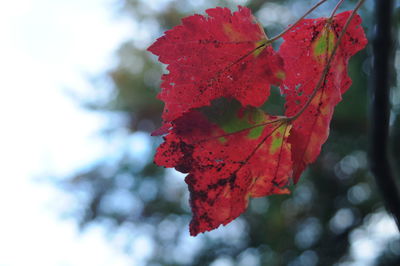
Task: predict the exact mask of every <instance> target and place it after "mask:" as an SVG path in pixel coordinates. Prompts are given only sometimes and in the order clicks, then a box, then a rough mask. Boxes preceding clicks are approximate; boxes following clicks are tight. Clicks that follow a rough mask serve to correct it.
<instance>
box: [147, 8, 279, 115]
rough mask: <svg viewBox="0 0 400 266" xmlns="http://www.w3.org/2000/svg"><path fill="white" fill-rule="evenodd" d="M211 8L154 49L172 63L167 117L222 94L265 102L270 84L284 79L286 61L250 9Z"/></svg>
mask: <svg viewBox="0 0 400 266" xmlns="http://www.w3.org/2000/svg"><path fill="white" fill-rule="evenodd" d="M206 13H207V14H208V16H202V15H193V16H189V17H186V18H184V19H182V24H181V25H178V26H176V27H174V28H173V29H171V30H169V31H166V32H165V35H164V36H162V37H160V38H159V39H157V41H156V42H155V43H154V44H152V45H151V46H150V47H149V48H148V50H149V51H150V52H152V53H153V54H155V55H158V56H159V61H160V62H162V63H164V64H167V65H168V66H167V70H168V71H169V73H168V74H165V75H163V76H162V83H161V88H162V90H161V92H160V93H159V94H158V98H159V99H161V100H162V101H164V103H165V107H164V113H163V120H164V121H165V122H172V121H173V120H175V119H177V118H179V117H180V116H182V115H183V114H184V113H186V112H188V111H190V110H191V109H194V108H199V107H202V106H207V105H210V103H211V101H212V100H214V99H218V98H220V97H225V98H234V99H236V100H238V101H239V102H241V103H242V105H243V106H247V105H250V106H255V107H258V106H261V105H262V104H263V103H264V102H265V101H266V100H267V98H268V96H269V89H270V85H271V84H276V85H279V84H280V82H281V81H282V79H281V73H282V69H283V62H282V60H281V58H280V57H279V56H278V55H277V53H276V52H275V51H274V50H273V49H272V47H271V46H268V45H266V36H265V33H264V30H263V29H262V27H261V26H260V25H259V24H258V23H257V22H256V19H255V18H254V16H253V15H252V14H251V11H250V9H248V8H245V7H239V8H238V11H236V12H233V13H231V11H230V10H229V9H228V8H221V7H217V8H213V9H208V10H206ZM254 77H257V78H254Z"/></svg>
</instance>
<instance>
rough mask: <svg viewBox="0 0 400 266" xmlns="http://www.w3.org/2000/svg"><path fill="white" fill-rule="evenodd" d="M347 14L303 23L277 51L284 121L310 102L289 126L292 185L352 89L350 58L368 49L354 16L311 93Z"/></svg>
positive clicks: (325, 134)
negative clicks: (282, 70)
mask: <svg viewBox="0 0 400 266" xmlns="http://www.w3.org/2000/svg"><path fill="white" fill-rule="evenodd" d="M350 14H351V11H347V12H343V13H340V14H338V15H336V16H335V17H333V19H332V20H331V21H330V20H329V19H328V18H319V19H304V20H302V21H301V22H300V23H298V24H297V25H296V29H295V30H292V31H290V32H288V33H287V34H286V35H284V37H283V39H284V42H283V44H282V45H281V47H280V49H279V54H280V55H281V56H282V58H283V60H284V64H285V73H286V79H285V80H284V82H283V83H282V86H281V88H282V92H283V94H284V95H286V105H285V107H286V112H285V115H286V116H288V117H291V116H294V115H296V114H297V113H298V112H299V111H300V110H301V109H302V108H303V107H304V106H305V105H306V104H307V101H308V100H309V99H310V97H312V101H311V102H310V103H309V105H308V106H307V108H306V109H305V110H304V112H303V113H302V114H301V115H300V116H298V118H297V119H295V120H294V121H293V122H292V124H293V128H292V132H291V134H290V137H289V142H290V143H291V144H292V146H293V149H292V160H293V170H294V173H293V177H294V181H295V182H297V181H298V179H299V178H300V175H301V173H302V171H303V170H304V168H305V167H306V165H307V164H310V163H312V162H314V161H315V159H316V158H317V157H318V155H319V153H320V151H321V146H322V144H324V143H325V141H326V139H327V138H328V135H329V124H330V121H331V119H332V114H333V111H334V107H335V106H336V105H337V104H338V103H339V102H340V101H341V99H342V94H343V93H344V92H345V91H346V90H347V89H348V88H349V87H350V85H351V79H350V78H349V76H348V75H347V65H348V61H349V59H350V57H351V56H353V55H354V54H355V53H357V52H358V51H359V50H361V49H363V48H364V47H365V45H366V44H367V39H366V38H365V35H364V31H363V29H362V28H361V26H360V24H361V18H360V17H359V16H358V15H356V16H355V17H354V18H353V19H352V20H351V22H350V24H349V26H348V28H347V31H346V33H345V35H344V36H343V38H342V40H341V42H340V45H339V47H338V49H337V51H336V53H335V55H334V58H333V60H332V63H331V64H330V67H329V71H328V72H327V74H326V75H325V77H323V79H324V80H323V83H322V86H321V87H320V88H316V87H317V85H318V82H319V81H320V79H321V75H322V73H323V71H324V69H325V67H326V64H327V62H328V60H329V57H330V56H331V55H332V51H333V49H334V46H335V45H336V43H337V41H338V37H339V34H340V33H341V31H342V30H343V26H344V25H345V23H346V21H347V19H348V17H349V16H350ZM315 89H317V91H315Z"/></svg>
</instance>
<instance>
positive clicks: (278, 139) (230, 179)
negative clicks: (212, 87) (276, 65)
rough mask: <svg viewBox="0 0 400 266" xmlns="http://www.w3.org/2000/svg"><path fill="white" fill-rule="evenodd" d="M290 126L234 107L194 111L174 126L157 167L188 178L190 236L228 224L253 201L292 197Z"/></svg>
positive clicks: (237, 106) (258, 111)
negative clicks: (265, 198) (290, 185)
mask: <svg viewBox="0 0 400 266" xmlns="http://www.w3.org/2000/svg"><path fill="white" fill-rule="evenodd" d="M273 121H275V122H273ZM290 127H291V126H290V125H288V124H287V123H286V122H285V121H284V120H283V121H281V120H277V117H273V116H270V115H267V114H265V113H264V112H262V111H261V110H259V109H256V108H252V107H249V108H246V109H245V108H242V107H241V106H240V105H239V104H233V103H229V104H228V105H226V104H225V105H224V104H221V103H219V104H217V105H216V106H212V107H209V108H203V109H202V110H201V111H198V110H194V111H191V112H189V113H187V114H186V115H185V116H183V117H181V118H179V119H177V120H176V121H175V122H173V129H172V132H171V133H170V134H169V135H167V136H166V137H165V142H164V143H163V144H161V146H160V147H159V148H158V150H157V154H156V156H155V162H156V163H157V164H158V165H162V166H165V167H175V168H176V169H177V170H178V171H181V172H184V173H189V175H188V176H187V177H186V179H185V180H186V183H187V184H188V185H189V190H190V202H191V206H192V211H193V219H192V222H191V224H190V232H191V235H197V234H198V233H200V232H204V231H209V230H212V229H214V228H217V227H218V226H219V225H221V224H223V225H226V224H227V223H229V222H230V221H232V220H233V219H235V218H236V217H238V216H239V215H240V214H241V213H242V212H243V211H244V210H245V209H246V207H247V203H248V199H249V198H250V197H263V196H266V195H270V194H281V193H288V192H289V191H288V190H287V188H285V187H286V185H287V184H288V180H289V176H290V175H291V159H290V144H289V143H288V142H287V137H288V135H289V131H290Z"/></svg>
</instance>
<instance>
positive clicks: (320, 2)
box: [267, 0, 327, 44]
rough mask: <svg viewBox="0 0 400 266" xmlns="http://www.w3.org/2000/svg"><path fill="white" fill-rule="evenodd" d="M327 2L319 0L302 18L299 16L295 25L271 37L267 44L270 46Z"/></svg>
mask: <svg viewBox="0 0 400 266" xmlns="http://www.w3.org/2000/svg"><path fill="white" fill-rule="evenodd" d="M326 1H327V0H321V1H319V2H318V3H316V4H315V5H314V6H313V7H311V8H310V9H309V10H308V11H307V12H306V13H305V14H304V15H303V16H301V17H300V18H299V19H298V20H297V21H296V22H295V23H293V24H292V25H290V26H289V27H287V28H286V29H285V30H284V31H282V32H281V33H279V34H278V35H276V36H275V37H272V38H271V39H269V40H268V42H267V44H270V43H272V42H274V41H276V40H278V39H279V38H281V37H282V36H283V35H285V34H286V33H287V32H288V31H290V30H291V29H293V28H294V27H295V26H296V25H297V24H298V23H299V22H300V21H301V20H302V19H303V18H305V17H306V16H308V15H309V14H310V13H311V12H313V11H314V10H315V9H316V8H317V7H319V6H320V5H322V4H323V3H325V2H326Z"/></svg>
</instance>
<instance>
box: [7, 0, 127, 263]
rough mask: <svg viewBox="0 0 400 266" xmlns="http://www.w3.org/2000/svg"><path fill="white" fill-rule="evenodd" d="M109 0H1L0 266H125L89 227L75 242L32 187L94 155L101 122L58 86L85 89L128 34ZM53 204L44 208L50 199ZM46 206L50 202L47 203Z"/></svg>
mask: <svg viewBox="0 0 400 266" xmlns="http://www.w3.org/2000/svg"><path fill="white" fill-rule="evenodd" d="M110 3H111V0H108V1H107V0H85V1H81V0H23V1H2V3H1V9H0V73H1V74H0V126H1V127H0V162H1V165H0V174H1V177H0V213H1V216H0V266H14V265H15V266H20V265H43V266H47V265H60V266H67V265H73V266H79V265H82V266H83V265H84V266H91V265H96V266H97V265H117V266H119V265H132V264H131V260H130V259H129V258H128V257H127V256H125V255H123V254H122V253H121V252H120V251H119V249H116V248H114V247H111V245H110V244H108V242H107V240H106V239H104V237H103V235H104V234H103V232H102V231H101V229H99V228H95V227H93V228H91V229H90V230H89V231H88V232H87V233H85V234H84V235H80V234H79V233H78V232H77V230H76V227H75V224H74V222H73V221H72V220H71V221H63V220H60V219H59V217H58V216H57V215H58V214H57V212H54V210H52V209H50V208H49V204H50V202H51V201H52V200H54V199H56V198H57V195H56V193H57V192H56V190H55V189H52V188H51V187H50V186H47V187H46V186H44V185H42V184H36V183H35V182H34V179H35V178H37V177H38V176H40V175H41V174H43V173H51V174H56V175H57V174H58V175H63V174H67V173H71V171H72V170H73V169H78V168H79V167H80V166H84V165H86V164H87V163H88V162H90V161H92V160H93V159H95V158H97V157H99V156H100V155H101V154H102V152H103V150H104V147H102V145H101V142H100V141H99V140H98V139H97V140H96V138H94V137H93V136H94V135H95V134H96V132H97V129H99V128H100V127H101V126H102V125H103V123H104V121H105V120H104V118H102V117H100V116H98V115H95V114H90V113H88V112H85V111H84V110H82V109H79V108H78V107H77V105H76V104H75V103H74V102H73V100H71V99H69V98H68V97H66V95H65V93H64V90H65V88H73V89H76V90H78V91H85V90H86V89H87V88H89V87H90V83H89V82H88V81H87V79H86V74H87V73H99V72H100V71H101V70H103V69H104V68H105V67H106V66H108V65H109V64H110V62H111V59H112V56H111V55H112V52H113V51H114V50H115V48H116V47H117V46H118V44H119V43H120V42H121V41H122V40H124V39H125V38H126V37H127V36H129V35H131V32H129V31H130V30H131V27H130V25H129V24H128V23H127V22H126V21H122V20H118V21H117V20H116V19H115V17H114V18H113V17H112V14H111V13H112V12H110V6H111V5H110ZM53 203H54V202H53ZM52 205H54V204H52Z"/></svg>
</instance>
